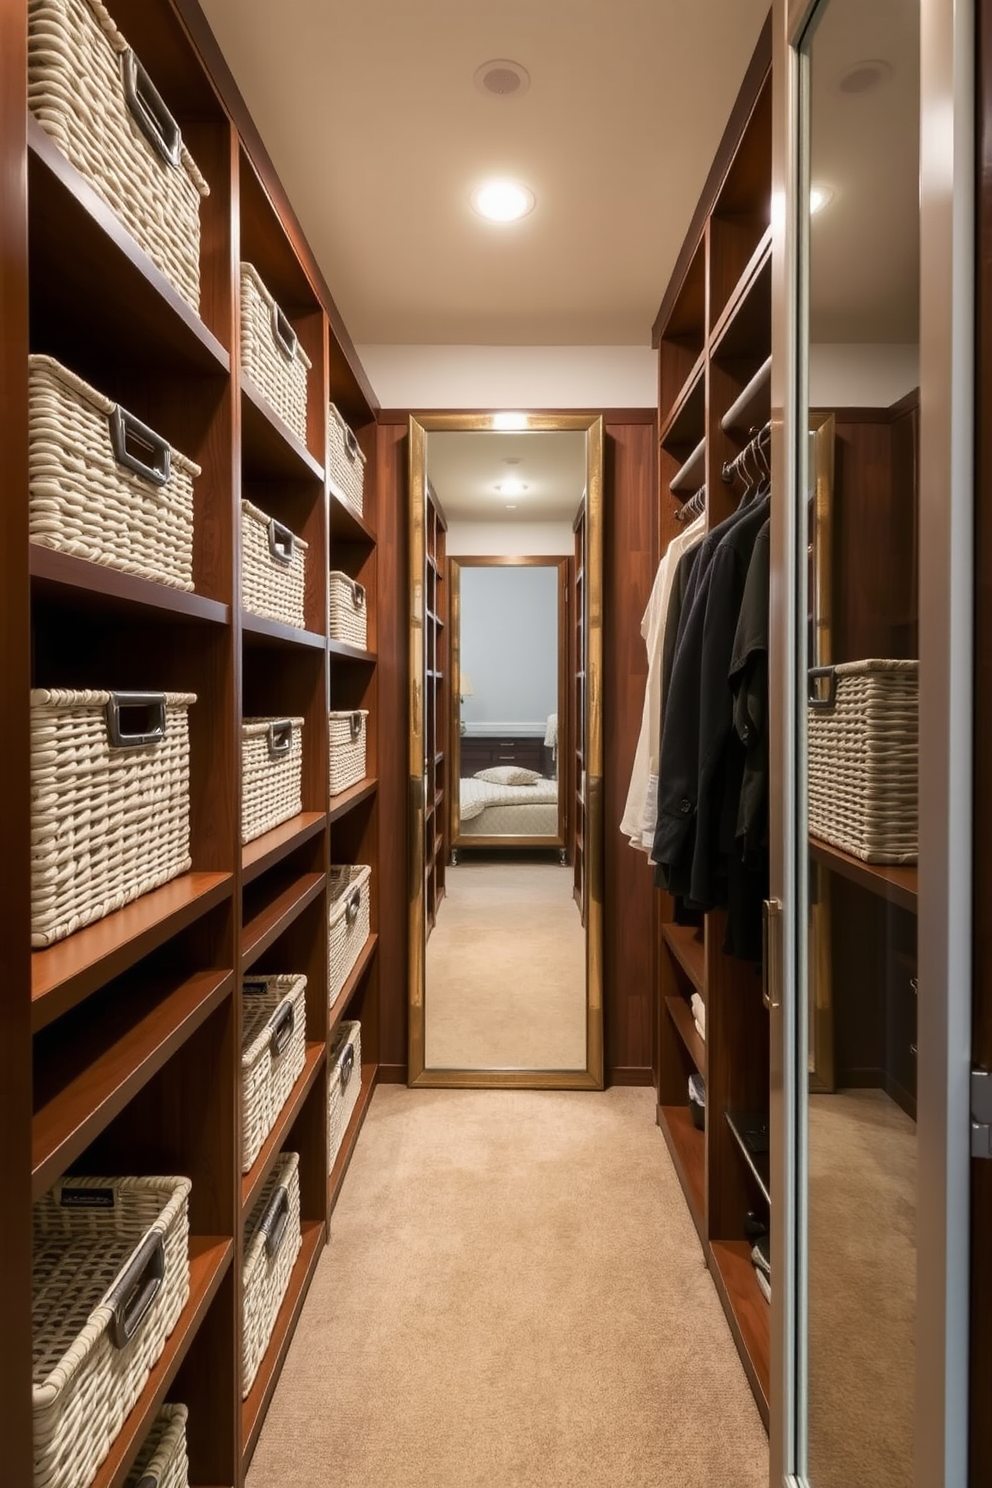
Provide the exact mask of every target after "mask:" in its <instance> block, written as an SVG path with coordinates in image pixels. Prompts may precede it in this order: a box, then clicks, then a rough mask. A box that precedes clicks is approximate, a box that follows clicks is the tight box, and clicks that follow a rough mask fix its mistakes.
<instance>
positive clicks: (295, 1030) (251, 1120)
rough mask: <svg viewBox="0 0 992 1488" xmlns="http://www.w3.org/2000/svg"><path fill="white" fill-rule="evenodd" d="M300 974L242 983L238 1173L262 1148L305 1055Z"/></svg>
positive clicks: (249, 979) (303, 991) (303, 979)
mask: <svg viewBox="0 0 992 1488" xmlns="http://www.w3.org/2000/svg"><path fill="white" fill-rule="evenodd" d="M306 989H307V979H306V977H305V976H260V977H245V979H244V980H243V981H242V983H241V996H242V1002H241V1006H242V1022H241V1147H242V1154H241V1171H242V1172H243V1173H247V1172H248V1170H249V1168H250V1167H251V1166H252V1164H253V1162H254V1161H255V1159H256V1157H257V1156H258V1154H259V1153H260V1152H261V1150H262V1144H263V1143H264V1141H265V1139H266V1137H267V1136H268V1135H269V1132H270V1131H271V1130H272V1128H273V1127H274V1126H275V1124H276V1119H277V1117H278V1115H279V1112H280V1111H281V1110H282V1108H283V1106H284V1105H285V1104H286V1101H287V1100H288V1098H289V1093H290V1091H291V1090H292V1088H293V1086H294V1085H295V1084H296V1082H297V1080H298V1079H299V1077H300V1075H301V1074H302V1072H303V1064H304V1060H305V1058H306V1022H307V1020H306V1007H305V994H306Z"/></svg>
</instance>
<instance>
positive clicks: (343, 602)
mask: <svg viewBox="0 0 992 1488" xmlns="http://www.w3.org/2000/svg"><path fill="white" fill-rule="evenodd" d="M328 609H329V628H330V633H331V640H332V641H344V642H345V643H346V644H347V645H349V646H358V647H359V649H360V650H362V651H364V650H365V649H366V647H367V646H368V642H369V612H368V606H367V605H366V602H365V589H364V587H363V586H362V585H361V584H359V582H358V580H357V579H350V578H349V577H348V575H347V574H346V573H340V572H339V571H338V570H337V569H332V570H331V575H330V588H329V604H328Z"/></svg>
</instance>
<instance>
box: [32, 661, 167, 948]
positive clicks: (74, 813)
mask: <svg viewBox="0 0 992 1488" xmlns="http://www.w3.org/2000/svg"><path fill="white" fill-rule="evenodd" d="M195 702H196V697H195V696H194V694H193V693H188V692H160V693H133V692H46V691H41V690H39V691H36V692H32V694H31V944H32V945H33V946H46V945H51V944H52V942H53V941H56V940H62V939H63V938H64V937H65V936H66V935H71V934H72V932H73V931H74V930H78V929H79V928H80V927H81V926H83V925H89V924H91V923H92V921H94V920H99V919H102V918H103V916H104V915H108V914H110V913H111V912H112V911H113V910H116V909H121V908H122V907H123V905H125V904H130V902H131V900H132V899H137V898H138V897H139V895H141V894H145V893H147V892H148V890H149V889H155V888H158V887H159V886H160V885H161V884H164V883H168V881H169V880H170V879H172V878H176V877H177V876H178V875H179V874H180V873H185V872H186V871H187V870H188V869H189V867H190V866H191V860H190V855H189V726H188V719H187V709H188V708H189V707H190V706H191V704H193V703H195Z"/></svg>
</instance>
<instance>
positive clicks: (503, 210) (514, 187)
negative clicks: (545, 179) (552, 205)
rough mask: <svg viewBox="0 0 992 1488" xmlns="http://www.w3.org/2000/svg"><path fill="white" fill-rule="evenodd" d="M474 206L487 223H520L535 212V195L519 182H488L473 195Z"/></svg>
mask: <svg viewBox="0 0 992 1488" xmlns="http://www.w3.org/2000/svg"><path fill="white" fill-rule="evenodd" d="M472 206H473V207H474V209H475V210H476V212H478V214H479V216H480V217H485V219H486V221H487V222H519V221H520V219H521V217H526V216H527V214H528V213H529V212H533V210H534V193H533V191H531V190H530V189H529V187H527V186H521V184H520V182H519V181H486V182H485V183H484V184H483V185H482V186H480V187H479V188H478V190H476V191H473V193H472Z"/></svg>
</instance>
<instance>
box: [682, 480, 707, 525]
mask: <svg viewBox="0 0 992 1488" xmlns="http://www.w3.org/2000/svg"><path fill="white" fill-rule="evenodd" d="M705 510H706V486H705V485H702V486H700V488H699V490H698V491H694V492H693V494H692V495H691V496H690V497H689V500H688V501H685V502H683V504H682V505H681V506H680V507H679V509H678V511H677V512H676V513H675V520H676V522H688V521H691V519H692V518H693V517H698V516H701V515H702V513H703V512H704V511H705Z"/></svg>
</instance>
